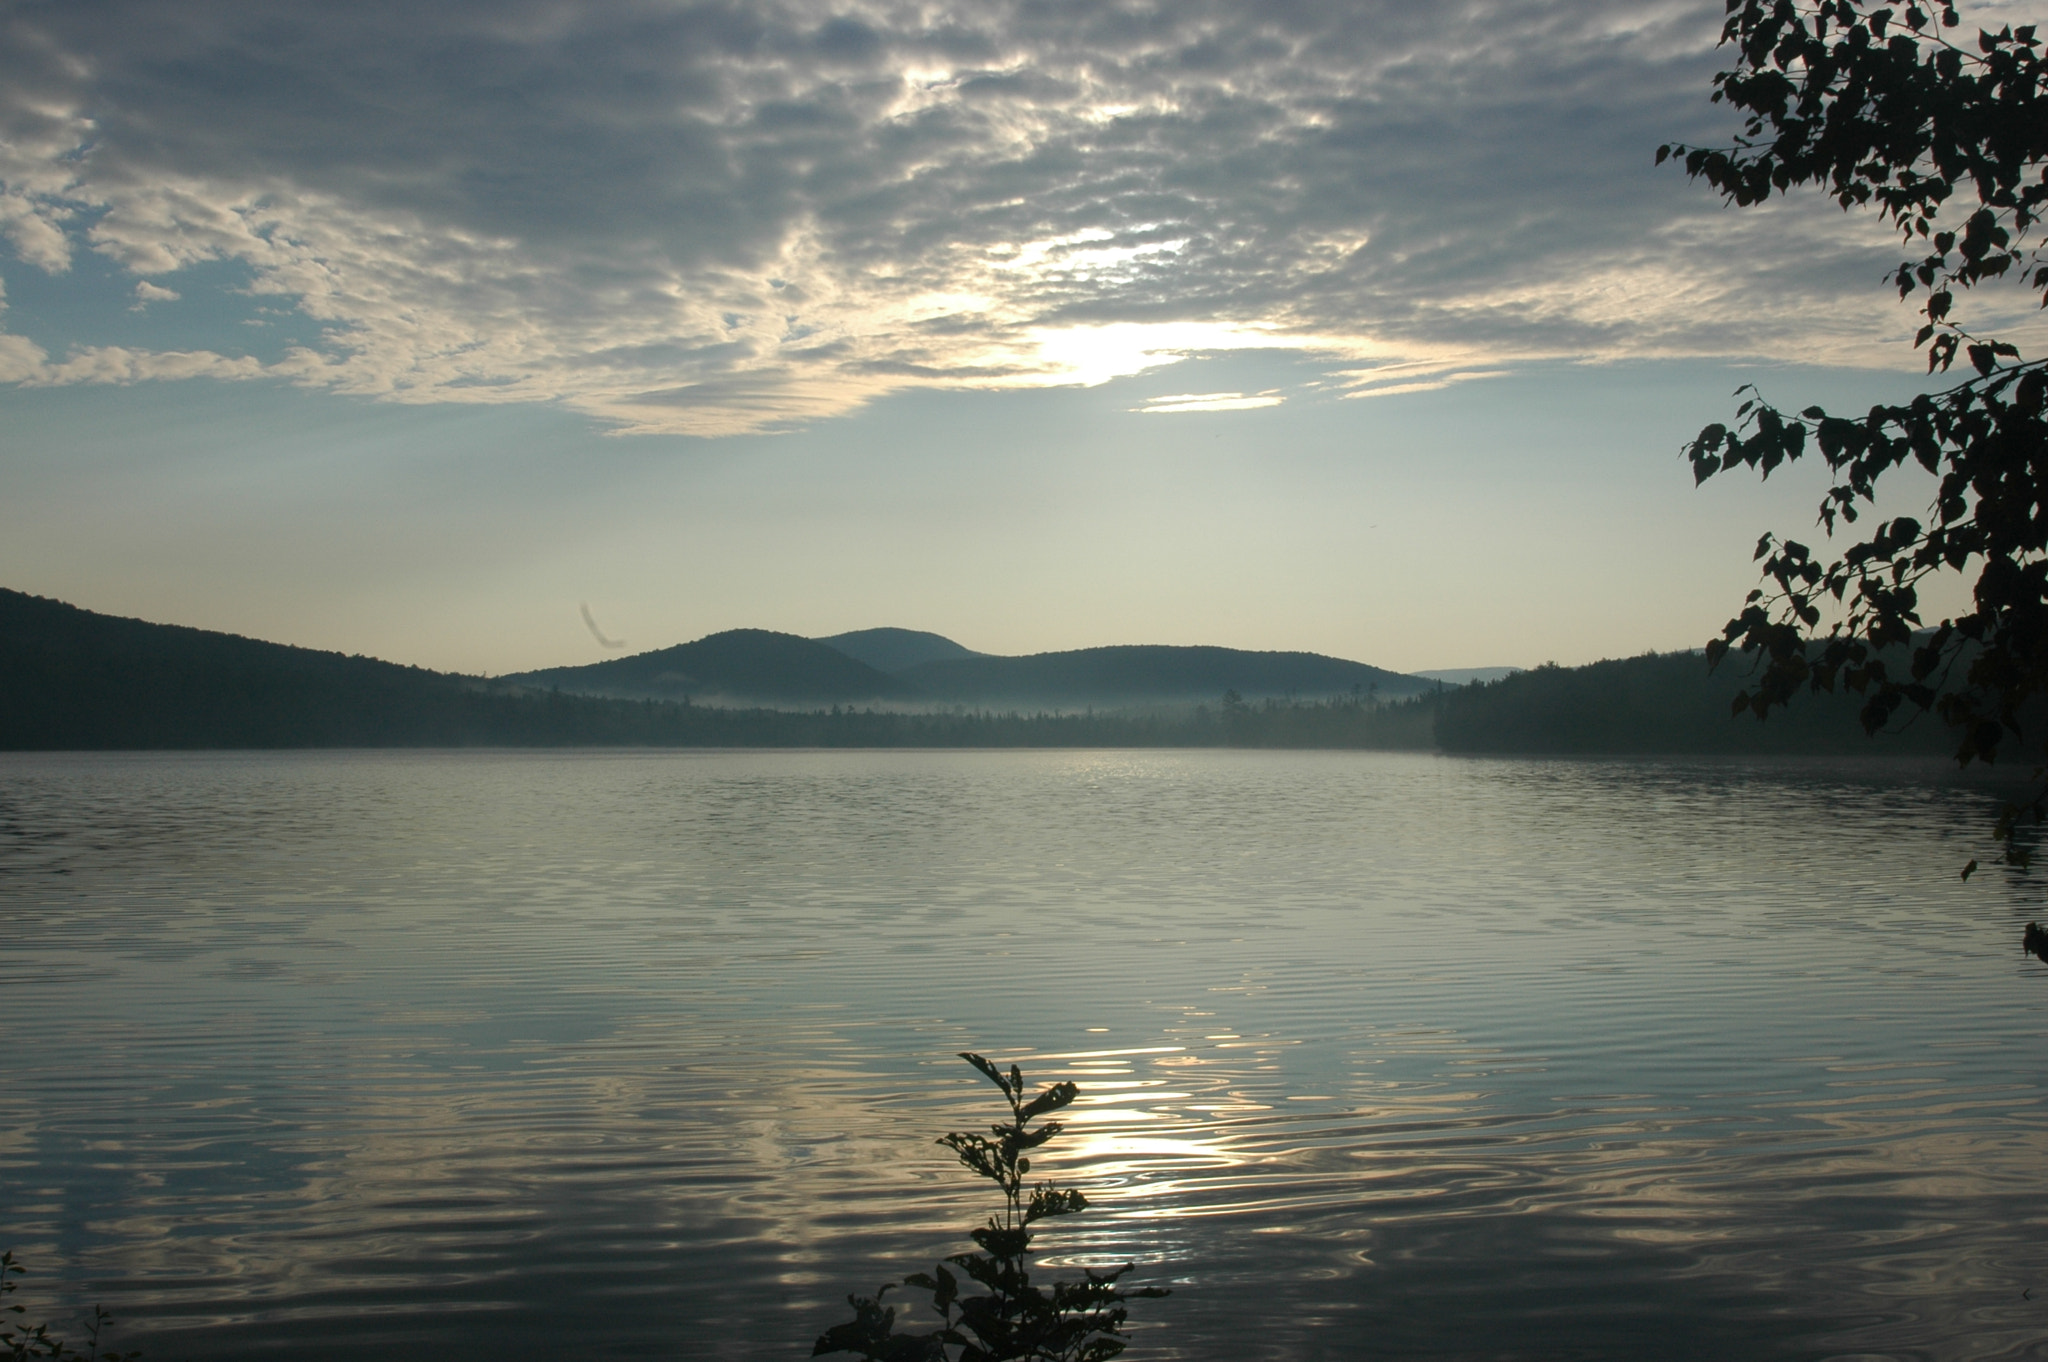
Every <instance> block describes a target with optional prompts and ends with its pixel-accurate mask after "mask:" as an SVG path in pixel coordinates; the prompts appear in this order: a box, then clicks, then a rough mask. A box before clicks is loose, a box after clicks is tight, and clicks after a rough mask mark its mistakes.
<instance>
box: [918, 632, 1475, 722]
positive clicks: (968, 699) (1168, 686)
mask: <svg viewBox="0 0 2048 1362" xmlns="http://www.w3.org/2000/svg"><path fill="white" fill-rule="evenodd" d="M902 676H903V679H904V680H905V681H908V682H910V683H911V684H912V685H914V686H916V687H917V689H918V690H919V691H920V692H921V693H922V694H923V695H924V696H926V697H927V698H928V699H931V700H933V701H938V702H942V703H953V704H990V705H1048V706H1054V707H1067V708H1073V707H1076V706H1083V705H1104V706H1115V705H1142V704H1171V703H1186V702H1190V701H1206V702H1209V703H1212V704H1213V703H1214V702H1215V701H1216V700H1217V699H1218V698H1219V697H1221V696H1222V695H1223V693H1224V692H1225V691H1231V690H1234V691H1236V692H1237V693H1238V694H1239V695H1241V696H1243V697H1245V698H1246V699H1256V698H1262V697H1266V696H1299V697H1301V698H1303V699H1311V698H1321V697H1325V696H1333V695H1350V694H1353V693H1359V694H1364V693H1371V694H1375V695H1377V696H1379V697H1380V698H1382V699H1398V698H1400V697H1402V696H1406V695H1416V694H1420V693H1421V692H1423V691H1426V690H1430V689H1432V688H1433V687H1434V685H1435V683H1434V682H1430V681H1425V680H1423V679H1422V678H1420V677H1414V676H1403V675H1402V674H1401V673H1399V672H1390V671H1386V670H1384V669H1383V668H1380V667H1369V666H1367V665H1366V664H1365V663H1363V662H1347V661H1345V660H1344V659H1342V658H1336V657H1325V656H1323V655H1322V654H1321V653H1254V652H1246V651H1244V650H1242V649H1239V648H1203V647H1169V646H1165V645H1158V644H1150V645H1148V644H1135V645H1127V646H1122V647H1110V648H1080V649H1076V650H1074V651H1071V652H1060V653H1033V654H1031V655H1029V656H1026V657H965V658H940V659H935V660H933V661H930V662H921V663H919V664H917V665H916V666H914V667H911V668H909V669H908V670H906V671H905V672H903V673H902Z"/></svg>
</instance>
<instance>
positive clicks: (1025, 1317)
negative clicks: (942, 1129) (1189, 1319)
mask: <svg viewBox="0 0 2048 1362" xmlns="http://www.w3.org/2000/svg"><path fill="white" fill-rule="evenodd" d="M960 1057H961V1058H962V1059H964V1060H966V1061H967V1062H968V1063H969V1064H972V1065H973V1066H974V1067H975V1068H977V1069H979V1070H980V1071H981V1072H982V1073H983V1074H985V1075H986V1076H987V1077H988V1079H989V1081H990V1082H992V1083H994V1084H995V1085H996V1086H997V1087H999V1088H1001V1089H1002V1091H1003V1097H1004V1099H1005V1100H1006V1101H1007V1102H1008V1103H1009V1107H1010V1119H1009V1120H1008V1121H1006V1122H998V1123H996V1124H995V1125H993V1126H992V1127H990V1134H991V1135H992V1136H993V1138H990V1136H989V1135H978V1134H974V1133H972V1132H969V1131H958V1130H956V1131H953V1132H952V1133H950V1134H948V1135H945V1136H943V1137H941V1138H940V1140H939V1143H940V1144H942V1145H944V1146H946V1147H947V1148H948V1149H951V1150H952V1151H953V1152H954V1154H956V1155H958V1156H959V1159H960V1162H961V1163H962V1164H963V1165H964V1166H966V1167H967V1168H969V1169H971V1170H972V1171H973V1172H975V1173H978V1174H980V1175H981V1176H982V1177H985V1178H987V1179H988V1180H989V1181H991V1182H993V1183H995V1184H996V1185H997V1186H998V1187H1000V1188H1002V1192H1003V1206H1002V1209H1001V1211H1000V1212H998V1213H997V1214H996V1215H993V1216H990V1217H989V1219H988V1222H987V1223H986V1224H984V1225H981V1226H978V1227H977V1228H976V1229H975V1230H974V1231H973V1238H974V1242H975V1244H976V1245H978V1246H979V1248H980V1252H978V1253H958V1254H955V1255H953V1256H952V1257H951V1258H948V1259H947V1260H946V1262H945V1263H940V1264H938V1265H937V1266H936V1267H934V1268H933V1270H932V1271H930V1272H913V1273H912V1274H910V1275H909V1276H908V1277H905V1278H904V1279H903V1280H902V1281H901V1282H900V1283H899V1282H890V1283H888V1284H886V1285H884V1286H883V1287H882V1288H881V1290H879V1291H877V1292H876V1293H875V1294H874V1295H873V1296H848V1297H847V1298H846V1299H847V1302H848V1303H849V1304H850V1305H852V1306H853V1318H852V1319H850V1320H848V1321H847V1322H845V1323H844V1324H838V1325H834V1326H833V1327H832V1328H830V1329H827V1330H826V1331H825V1332H824V1334H823V1335H821V1336H820V1337H819V1339H818V1341H817V1344H816V1346H815V1347H813V1348H812V1349H811V1355H812V1356H813V1357H817V1356H821V1355H824V1354H827V1353H840V1352H847V1353H858V1354H859V1355H860V1356H861V1357H863V1358H866V1359H869V1362H1012V1360H1013V1359H1018V1360H1024V1362H1106V1359H1108V1358H1112V1357H1115V1356H1117V1355H1118V1354H1119V1353H1121V1352H1122V1351H1123V1350H1124V1347H1125V1337H1124V1331H1123V1325H1124V1320H1125V1318H1126V1316H1127V1314H1128V1311H1127V1310H1126V1309H1125V1306H1124V1302H1125V1301H1128V1300H1132V1299H1136V1298H1139V1297H1147V1298H1154V1297H1159V1296H1164V1295H1167V1294H1168V1293H1167V1292H1166V1291H1165V1290H1164V1289H1162V1288H1160V1287H1151V1286H1147V1287H1137V1288H1133V1289H1131V1290H1124V1289H1121V1288H1119V1287H1118V1285H1117V1282H1118V1281H1119V1280H1120V1279H1121V1278H1122V1277H1123V1276H1124V1274H1125V1273H1127V1272H1129V1271H1131V1269H1132V1264H1130V1263H1125V1264H1124V1265H1123V1266H1122V1267H1119V1268H1115V1269H1112V1270H1110V1271H1107V1272H1097V1271H1095V1270H1094V1269H1092V1268H1083V1269H1082V1270H1081V1272H1082V1275H1081V1279H1080V1280H1078V1281H1060V1282H1054V1283H1052V1284H1051V1290H1049V1291H1048V1290H1045V1289H1043V1288H1041V1287H1039V1286H1037V1285H1035V1284H1033V1282H1032V1281H1031V1277H1030V1273H1029V1271H1028V1269H1027V1266H1026V1259H1027V1256H1028V1255H1029V1253H1030V1251H1031V1238H1032V1234H1031V1227H1032V1226H1033V1225H1035V1224H1037V1223H1038V1222H1039V1221H1042V1220H1050V1219H1053V1218H1055V1217H1057V1216H1063V1215H1073V1214H1074V1213H1075V1212H1077V1211H1081V1210H1085V1209H1086V1208H1087V1205H1088V1201H1087V1198H1085V1197H1083V1196H1082V1195H1081V1194H1080V1193H1079V1192H1077V1191H1074V1190H1073V1189H1071V1188H1066V1187H1056V1186H1054V1185H1052V1184H1051V1183H1040V1184H1039V1185H1037V1186H1036V1187H1033V1188H1031V1189H1029V1192H1028V1193H1027V1191H1026V1188H1025V1178H1026V1176H1027V1175H1028V1174H1029V1173H1030V1172H1031V1160H1030V1158H1029V1157H1028V1156H1029V1154H1030V1152H1031V1151H1032V1150H1034V1149H1037V1148H1039V1147H1040V1146H1041V1145H1043V1144H1045V1143H1046V1142H1047V1141H1049V1140H1051V1139H1052V1138H1053V1137H1054V1136H1055V1135H1058V1134H1059V1133H1060V1131H1061V1130H1062V1129H1064V1127H1063V1126H1062V1125H1061V1124H1060V1122H1058V1121H1047V1122H1045V1123H1044V1124H1043V1125H1040V1126H1038V1127H1037V1128H1036V1129H1033V1128H1032V1124H1031V1123H1032V1122H1034V1121H1036V1120H1038V1118H1040V1117H1041V1116H1045V1115H1048V1114H1050V1113H1052V1112H1055V1111H1059V1110H1061V1109H1062V1108H1064V1107H1067V1106H1070V1105H1072V1103H1073V1101H1074V1099H1075V1097H1076V1096H1078V1095H1079V1093H1080V1089H1079V1088H1077V1087H1076V1086H1075V1085H1074V1084H1072V1083H1054V1084H1052V1085H1051V1086H1049V1087H1046V1088H1043V1089H1041V1090H1040V1091H1039V1092H1038V1094H1037V1095H1036V1096H1034V1097H1031V1098H1030V1099H1029V1100H1026V1098H1025V1096H1024V1075H1023V1073H1022V1072H1021V1071H1020V1070H1019V1069H1018V1068H1017V1066H1016V1065H1014V1064H1012V1065H1011V1066H1010V1068H1009V1072H1007V1073H1005V1072H1004V1071H1003V1070H1002V1069H1000V1068H998V1067H997V1066H996V1065H994V1064H992V1063H990V1062H989V1061H988V1060H986V1059H983V1058H982V1057H981V1056H980V1055H976V1054H968V1053H966V1052H962V1053H961V1056H960ZM947 1263H950V1264H952V1266H953V1267H956V1268H958V1269H960V1271H959V1273H958V1274H956V1273H954V1272H953V1271H952V1270H951V1269H949V1268H948V1267H947V1265H946V1264H947ZM963 1276H964V1277H965V1279H966V1282H965V1283H963V1281H962V1277H963ZM969 1284H971V1286H979V1287H980V1288H982V1289H981V1291H980V1292H979V1293H971V1286H969ZM897 1286H907V1287H915V1288H917V1289H918V1290H920V1291H925V1292H929V1293H930V1295H931V1308H932V1310H933V1311H934V1312H936V1313H937V1314H938V1315H939V1317H940V1319H941V1324H940V1326H939V1327H938V1328H936V1329H932V1330H929V1331H927V1332H924V1333H913V1332H906V1331H898V1329H897V1327H896V1310H895V1307H893V1306H889V1305H885V1304H883V1301H882V1298H883V1297H884V1296H885V1295H887V1294H888V1292H889V1291H890V1290H892V1289H893V1288H895V1287H897ZM963 1286H969V1290H967V1291H963Z"/></svg>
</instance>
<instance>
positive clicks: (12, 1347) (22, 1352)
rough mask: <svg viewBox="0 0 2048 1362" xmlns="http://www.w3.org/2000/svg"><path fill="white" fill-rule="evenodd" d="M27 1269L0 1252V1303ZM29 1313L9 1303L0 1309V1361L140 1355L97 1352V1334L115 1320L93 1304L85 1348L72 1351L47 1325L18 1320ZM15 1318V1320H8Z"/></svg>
mask: <svg viewBox="0 0 2048 1362" xmlns="http://www.w3.org/2000/svg"><path fill="white" fill-rule="evenodd" d="M27 1270H28V1269H26V1268H24V1267H23V1266H22V1265H21V1264H20V1263H18V1262H16V1261H15V1259H14V1255H13V1254H12V1253H0V1300H6V1298H7V1297H9V1296H11V1295H13V1294H14V1285H15V1283H14V1279H15V1278H16V1277H19V1276H22V1275H23V1274H24V1273H26V1272H27ZM27 1314H28V1307H27V1306H22V1305H15V1304H13V1303H12V1302H9V1303H8V1304H7V1305H5V1306H0V1358H5V1359H6V1360H7V1362H30V1359H52V1360H53V1362H54V1360H57V1359H64V1358H75V1359H77V1360H78V1362H135V1359H136V1358H139V1357H141V1356H142V1354H141V1353H140V1352H126V1353H112V1352H110V1353H103V1352H101V1351H100V1331H101V1330H102V1329H104V1328H106V1327H107V1324H108V1323H109V1322H110V1321H111V1320H112V1319H113V1318H114V1317H113V1316H112V1315H110V1314H108V1313H107V1312H106V1311H105V1310H103V1309H102V1308H100V1307H99V1306H97V1305H95V1306H94V1307H93V1308H92V1317H91V1318H90V1319H89V1320H88V1321H87V1322H86V1325H85V1347H84V1349H83V1350H81V1349H78V1348H74V1347H72V1346H71V1345H70V1344H68V1343H66V1342H64V1341H63V1340H62V1339H60V1338H53V1337H51V1335H50V1326H49V1325H47V1324H30V1323H28V1322H27V1320H26V1319H23V1318H20V1316H25V1315H27ZM7 1316H15V1317H16V1318H11V1319H10V1318H7Z"/></svg>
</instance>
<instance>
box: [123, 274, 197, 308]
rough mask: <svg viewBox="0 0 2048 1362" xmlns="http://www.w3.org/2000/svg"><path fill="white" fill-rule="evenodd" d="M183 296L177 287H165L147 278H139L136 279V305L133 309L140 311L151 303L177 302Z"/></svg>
mask: <svg viewBox="0 0 2048 1362" xmlns="http://www.w3.org/2000/svg"><path fill="white" fill-rule="evenodd" d="M183 296H184V295H183V294H181V293H179V292H178V291H177V290H176V289H168V288H163V287H161V286H160V285H157V284H152V283H150V282H149V280H147V279H137V280H136V281H135V305H134V308H133V310H134V311H136V312H140V311H141V310H142V309H143V308H145V307H147V306H149V305H150V304H151V303H175V302H177V301H178V299H179V298H181V297H183Z"/></svg>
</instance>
